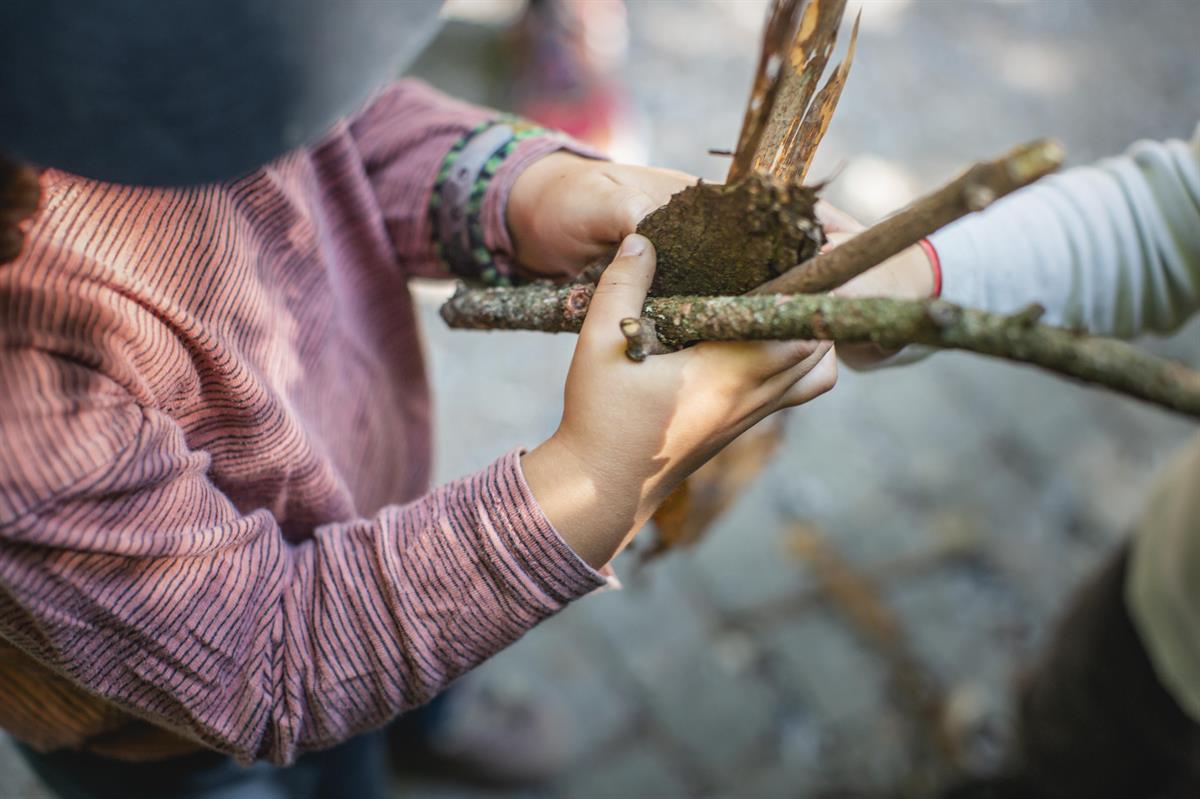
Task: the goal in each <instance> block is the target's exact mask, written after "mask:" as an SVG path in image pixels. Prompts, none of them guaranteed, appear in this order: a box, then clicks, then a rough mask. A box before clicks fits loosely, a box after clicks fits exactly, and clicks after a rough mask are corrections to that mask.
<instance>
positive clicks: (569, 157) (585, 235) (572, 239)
mask: <svg viewBox="0 0 1200 799" xmlns="http://www.w3.org/2000/svg"><path fill="white" fill-rule="evenodd" d="M695 182H696V178H694V177H692V176H691V175H687V174H685V173H683V172H675V171H673V170H669V169H654V168H651V167H641V166H630V165H624V164H612V163H609V162H607V161H597V160H594V159H591V158H583V157H581V156H578V155H574V154H572V153H566V152H556V153H551V154H550V155H547V156H545V157H543V158H539V159H538V160H537V161H534V162H533V163H532V164H530V165H529V166H528V167H526V168H525V170H524V171H523V172H522V173H521V175H520V176H519V177H518V178H517V180H516V182H515V183H514V184H513V187H512V190H511V192H510V193H509V196H508V206H507V211H506V214H507V216H506V221H507V222H508V229H509V231H510V232H511V233H512V238H513V244H514V245H515V248H516V258H517V260H518V261H519V262H520V263H521V264H522V265H523V266H524V267H525V268H526V270H528V271H529V272H532V273H533V274H535V275H539V276H543V277H566V276H569V275H571V274H574V273H575V272H578V271H579V270H580V269H582V268H584V267H585V266H587V265H588V264H589V263H591V262H593V261H594V260H595V259H596V258H599V257H602V256H606V255H608V254H609V253H611V252H612V249H613V248H614V247H615V246H616V245H617V244H618V243H619V242H620V241H621V240H622V239H623V238H624V237H625V236H627V235H629V234H630V233H632V232H633V231H634V229H635V228H636V227H637V224H638V222H640V221H641V219H642V217H644V216H645V215H646V214H648V213H650V212H651V211H653V210H654V209H655V208H658V207H659V206H660V205H664V204H665V203H666V202H667V200H669V199H670V198H671V195H672V194H675V193H676V192H678V191H680V190H681V189H683V188H685V187H687V186H691V185H692V184H694V183H695Z"/></svg>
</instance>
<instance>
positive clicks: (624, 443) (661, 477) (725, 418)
mask: <svg viewBox="0 0 1200 799" xmlns="http://www.w3.org/2000/svg"><path fill="white" fill-rule="evenodd" d="M653 274H654V248H653V245H651V244H650V242H649V240H648V239H646V238H644V237H642V236H636V235H635V236H630V237H628V238H627V239H625V241H624V243H623V244H622V246H621V251H620V253H618V255H617V258H616V260H614V261H613V263H612V265H611V266H609V267H608V269H607V270H606V271H605V272H604V275H603V276H602V277H601V279H600V284H599V286H597V288H596V293H595V295H594V297H593V298H592V302H591V306H590V308H589V310H588V315H587V319H586V321H585V322H584V326H583V331H582V332H581V333H580V336H579V343H578V344H577V345H576V348H575V358H574V360H573V361H572V363H571V370H570V373H569V374H568V376H567V386H566V396H565V402H564V408H563V418H562V422H561V424H560V425H559V428H558V430H557V431H556V432H555V433H554V435H553V436H551V437H550V439H549V440H547V441H546V442H545V443H543V444H542V445H541V446H539V447H538V448H537V449H535V450H533V451H532V452H529V453H528V454H526V455H525V457H524V459H523V461H522V463H523V467H524V470H525V476H526V479H527V480H528V482H529V485H530V488H531V489H532V490H533V494H534V496H535V497H537V500H538V502H539V504H540V505H541V507H542V510H543V511H544V512H545V514H546V516H547V518H549V519H550V521H551V523H552V524H554V526H555V527H556V528H557V529H558V530H559V532H560V533H561V534H562V536H563V538H564V539H566V541H567V543H568V544H570V546H571V547H572V548H573V549H574V550H575V551H576V552H577V553H578V554H579V555H580V557H582V558H583V559H584V560H586V561H587V562H588V563H590V564H592V565H593V566H600V565H602V564H604V563H607V562H608V561H609V560H610V559H611V558H612V557H613V556H614V555H616V554H617V553H618V552H619V551H620V550H621V549H622V548H623V547H624V545H625V544H626V543H628V541H629V539H630V538H631V537H632V535H633V534H634V533H635V532H636V531H637V530H638V528H639V527H640V526H641V525H642V524H643V523H644V522H645V521H646V519H648V518H649V517H650V515H651V514H652V513H653V512H654V510H655V509H656V508H657V507H658V505H659V504H660V503H661V502H662V501H663V499H665V498H666V496H667V494H668V493H670V491H671V490H672V489H673V488H674V487H675V486H677V485H678V484H679V483H680V481H682V480H683V478H684V477H686V476H687V475H688V474H690V473H691V472H692V471H694V470H695V469H696V468H698V467H699V466H700V465H701V464H702V463H704V462H705V461H707V460H708V459H709V458H711V457H712V456H713V455H715V454H716V453H717V452H718V451H719V450H720V449H721V448H722V447H724V446H725V445H726V444H728V443H729V442H730V441H732V440H733V439H734V438H736V437H737V436H738V435H739V434H740V433H742V432H743V431H745V430H747V429H749V428H750V427H751V426H752V425H754V424H755V423H756V422H758V421H759V420H760V419H763V418H764V417H766V416H767V415H769V414H771V413H774V412H775V411H777V410H779V409H781V408H786V407H789V406H792V405H799V404H801V403H803V402H807V401H809V400H811V399H813V398H814V397H817V396H819V395H821V394H823V393H824V392H826V391H828V390H829V389H830V388H832V387H833V385H834V383H835V382H836V380H837V361H836V358H835V357H834V354H833V351H832V347H831V345H830V344H828V343H817V342H810V341H771V342H730V343H715V342H714V343H703V344H698V345H696V346H694V347H691V348H689V349H685V350H681V351H679V352H673V353H670V354H668V355H652V356H650V357H649V358H647V359H646V360H645V361H644V362H642V363H634V362H633V361H631V360H629V359H628V358H627V357H625V338H624V337H623V336H622V335H621V331H620V322H621V320H622V319H623V318H625V317H629V316H638V315H639V314H640V313H641V309H642V302H643V301H644V299H645V297H646V292H647V290H648V289H649V287H650V279H651V277H652V276H653Z"/></svg>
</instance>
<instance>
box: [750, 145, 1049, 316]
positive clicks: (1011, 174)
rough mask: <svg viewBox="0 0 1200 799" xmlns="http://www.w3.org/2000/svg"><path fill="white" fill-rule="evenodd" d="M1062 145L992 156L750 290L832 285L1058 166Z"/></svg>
mask: <svg viewBox="0 0 1200 799" xmlns="http://www.w3.org/2000/svg"><path fill="white" fill-rule="evenodd" d="M1064 153H1065V151H1064V150H1063V147H1062V145H1061V144H1059V143H1058V142H1057V141H1055V140H1053V139H1038V140H1037V141H1034V142H1030V143H1029V144H1025V145H1022V146H1020V147H1018V148H1016V149H1015V150H1013V151H1012V152H1010V153H1008V154H1007V155H1004V156H1001V157H1000V158H997V159H995V160H993V161H982V162H980V163H977V164H975V165H974V166H972V167H970V168H969V169H968V170H967V171H966V172H964V173H963V174H961V175H960V176H958V177H957V178H955V179H954V180H952V181H950V182H949V183H947V184H946V185H944V186H942V187H941V188H940V189H937V190H936V191H934V192H932V193H930V194H926V195H925V196H923V197H920V198H919V199H917V200H914V201H913V202H912V203H910V204H909V205H907V206H905V207H904V208H902V209H900V210H899V211H897V212H896V213H894V214H892V215H891V216H889V217H887V218H886V219H884V220H882V221H881V222H879V223H878V224H875V225H872V226H871V227H869V228H867V229H866V230H864V231H862V232H861V233H859V234H857V235H855V236H854V237H853V238H851V239H848V240H847V241H845V242H843V243H842V244H840V245H838V246H837V247H834V248H833V249H832V250H828V251H826V252H824V253H822V254H821V255H818V256H816V257H815V258H811V259H809V260H808V261H805V262H804V263H802V264H800V265H798V266H796V267H795V268H794V269H791V270H789V271H788V272H785V273H784V274H782V275H780V276H779V277H777V278H775V279H774V280H769V281H767V282H766V283H763V284H762V285H761V286H759V287H758V288H756V289H754V290H753V291H751V292H750V293H751V294H816V293H818V292H822V291H829V290H830V289H833V288H836V287H838V286H840V285H842V284H843V283H845V282H847V281H848V280H850V279H851V278H853V277H855V276H856V275H859V274H861V273H863V272H865V271H867V270H868V269H870V268H871V267H873V266H875V265H876V264H880V263H883V262H884V261H886V260H887V259H888V258H891V257H892V256H893V255H895V254H896V253H898V252H900V251H901V250H903V249H904V248H906V247H909V246H911V245H913V244H916V243H917V242H918V241H920V240H921V239H923V238H925V237H926V236H928V235H930V234H932V233H934V232H935V231H937V230H938V229H940V228H942V227H944V226H946V225H948V224H950V223H951V222H953V221H954V220H956V219H958V218H960V217H963V216H966V215H967V214H969V213H971V212H972V211H981V210H983V209H984V208H986V207H987V206H988V205H990V204H991V203H993V202H995V201H996V200H997V199H999V198H1001V197H1003V196H1004V195H1006V194H1009V193H1010V192H1013V191H1015V190H1017V189H1019V188H1021V187H1022V186H1027V185H1029V184H1030V183H1032V182H1033V181H1035V180H1037V179H1038V178H1041V177H1044V176H1045V175H1048V174H1049V173H1051V172H1053V171H1054V170H1055V169H1057V168H1058V167H1059V166H1060V165H1061V164H1062V160H1063V155H1064Z"/></svg>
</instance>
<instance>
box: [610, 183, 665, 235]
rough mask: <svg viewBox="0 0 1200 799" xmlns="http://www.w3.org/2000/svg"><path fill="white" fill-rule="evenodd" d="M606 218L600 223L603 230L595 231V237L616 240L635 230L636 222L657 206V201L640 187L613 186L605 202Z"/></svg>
mask: <svg viewBox="0 0 1200 799" xmlns="http://www.w3.org/2000/svg"><path fill="white" fill-rule="evenodd" d="M605 206H606V207H607V209H608V218H607V219H605V220H604V221H603V223H602V225H603V228H604V229H603V230H602V231H596V232H597V234H598V236H597V238H599V239H601V240H607V241H617V240H618V239H620V238H622V237H624V236H628V235H629V234H630V233H633V232H634V231H635V230H637V226H638V223H639V222H641V221H642V218H643V217H645V216H646V214H648V213H650V212H651V211H653V210H654V209H655V208H657V207H658V203H656V202H654V200H653V199H652V198H651V197H650V196H649V195H648V194H646V193H645V192H644V191H641V190H640V189H636V188H634V187H632V186H614V187H613V190H612V194H611V195H610V197H609V199H608V201H607V202H606V203H605Z"/></svg>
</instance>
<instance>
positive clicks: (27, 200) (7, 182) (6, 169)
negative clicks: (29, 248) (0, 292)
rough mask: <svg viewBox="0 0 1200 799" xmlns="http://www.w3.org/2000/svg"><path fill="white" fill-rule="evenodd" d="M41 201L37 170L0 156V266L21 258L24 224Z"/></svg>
mask: <svg viewBox="0 0 1200 799" xmlns="http://www.w3.org/2000/svg"><path fill="white" fill-rule="evenodd" d="M40 197H41V187H40V185H39V183H38V171H37V169H35V168H34V167H31V166H29V165H27V164H22V163H19V162H17V161H12V160H9V159H8V158H5V157H4V156H2V155H0V264H6V263H8V262H9V261H12V260H14V259H15V258H16V257H17V256H18V255H20V254H21V246H22V245H23V244H24V241H25V225H24V223H25V221H26V220H27V219H29V218H30V217H32V216H33V215H34V213H35V212H36V211H37V209H38V201H39V198H40Z"/></svg>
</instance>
